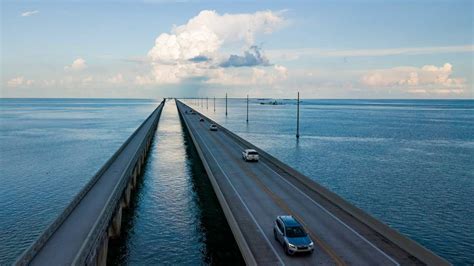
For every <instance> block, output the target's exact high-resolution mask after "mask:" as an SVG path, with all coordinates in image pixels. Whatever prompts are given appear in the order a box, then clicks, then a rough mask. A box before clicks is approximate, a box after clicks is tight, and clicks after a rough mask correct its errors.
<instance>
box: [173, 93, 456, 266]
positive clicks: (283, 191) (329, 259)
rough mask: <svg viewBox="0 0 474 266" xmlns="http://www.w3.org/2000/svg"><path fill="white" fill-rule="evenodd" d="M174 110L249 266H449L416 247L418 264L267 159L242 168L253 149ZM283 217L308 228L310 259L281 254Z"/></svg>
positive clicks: (182, 107)
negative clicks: (276, 229)
mask: <svg viewBox="0 0 474 266" xmlns="http://www.w3.org/2000/svg"><path fill="white" fill-rule="evenodd" d="M177 105H178V109H179V110H180V114H181V118H182V119H183V121H184V122H185V124H186V127H187V129H188V132H189V133H191V137H192V139H193V142H194V144H195V146H196V148H197V150H198V153H199V155H200V157H201V160H202V161H203V163H204V166H205V168H206V171H207V173H208V175H209V177H210V179H211V183H212V184H213V187H214V190H215V191H216V194H217V196H218V198H219V201H220V203H221V206H222V207H223V210H224V213H225V214H226V218H227V220H228V222H229V225H230V227H231V229H232V231H233V233H234V236H235V238H236V240H237V243H238V244H239V248H240V250H241V252H242V255H243V256H244V258H245V260H246V262H247V264H249V265H251V264H259V265H276V264H284V265H292V264H298V265H334V264H336V265H348V264H353V265H402V264H403V265H405V264H425V263H426V262H428V263H432V262H435V263H438V264H440V265H445V264H447V262H446V261H444V260H443V259H442V258H440V257H437V256H436V255H435V254H433V253H431V252H429V251H427V250H426V249H424V248H423V247H421V246H416V244H415V246H416V248H421V250H422V251H423V252H424V251H427V254H428V255H427V256H426V257H427V258H423V259H425V261H424V262H423V261H420V260H419V259H417V258H416V257H415V256H413V254H410V253H408V252H407V251H405V250H404V249H402V248H400V247H398V246H397V245H395V244H394V243H392V242H391V241H389V240H388V239H386V238H385V237H383V236H382V235H380V234H379V233H377V232H375V231H374V230H372V229H371V228H370V227H369V226H367V225H365V224H364V223H362V222H360V221H358V220H357V219H355V218H354V217H353V216H352V215H350V214H348V213H346V212H345V211H343V210H341V208H339V207H338V206H336V205H335V204H334V203H333V202H330V201H329V200H328V199H326V198H324V197H322V196H321V195H319V194H318V193H317V192H316V191H315V190H314V189H311V188H310V187H308V186H307V185H305V184H303V183H302V182H300V181H299V180H298V179H297V178H295V176H293V175H292V174H290V173H288V172H286V171H284V170H282V169H281V168H279V167H276V165H275V164H273V163H272V162H270V160H269V159H268V158H266V156H269V155H265V154H262V153H261V154H260V158H261V160H260V161H259V162H257V163H248V162H244V161H243V160H242V157H241V152H242V151H243V150H244V149H245V148H254V146H249V145H251V144H248V145H245V143H246V142H245V141H240V140H239V138H238V137H236V135H235V134H233V133H231V132H229V131H228V130H226V129H224V128H223V127H221V126H219V125H218V127H219V130H218V131H210V130H209V126H210V124H211V122H213V121H212V120H210V119H209V118H206V117H204V116H202V115H193V114H190V112H189V111H190V110H191V108H190V107H188V106H187V105H185V104H183V103H181V102H179V101H177ZM185 111H188V112H187V113H186V112H185ZM200 117H204V118H205V119H204V120H205V121H204V122H200V121H199V118H200ZM282 214H291V215H293V216H295V217H297V219H298V220H299V221H300V222H302V224H303V225H304V226H305V227H306V229H307V231H308V233H309V234H310V236H311V238H312V240H313V242H314V243H315V252H314V253H313V254H312V255H298V256H294V257H289V256H286V255H285V254H284V251H283V248H282V246H281V245H280V244H279V243H278V242H277V241H276V240H275V239H274V236H273V222H274V220H275V218H276V216H277V215H282ZM396 237H398V236H396ZM399 237H401V238H404V237H403V236H401V235H400V236H399ZM410 241H411V240H410ZM412 244H413V243H412Z"/></svg>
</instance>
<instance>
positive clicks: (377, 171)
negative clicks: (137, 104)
mask: <svg viewBox="0 0 474 266" xmlns="http://www.w3.org/2000/svg"><path fill="white" fill-rule="evenodd" d="M268 101H269V100H259V99H251V100H250V102H249V122H248V123H246V101H245V100H244V99H229V100H228V115H227V116H226V115H225V100H224V99H216V104H215V106H216V107H215V108H216V110H215V111H214V100H213V99H209V100H208V101H206V99H204V100H203V101H200V100H191V99H189V100H184V102H187V103H188V104H191V105H192V106H193V107H195V108H197V109H198V110H200V111H202V112H203V113H205V114H206V115H208V116H209V117H211V118H213V119H215V120H216V121H217V122H218V123H221V124H222V125H223V126H225V127H227V128H228V129H230V130H232V131H234V132H236V133H237V134H238V135H240V136H241V137H243V138H245V139H247V140H249V141H250V142H252V143H253V144H255V145H257V146H258V147H260V148H262V149H264V150H266V151H267V152H269V153H271V154H272V155H274V156H276V157H277V158H279V159H280V160H282V161H283V162H285V163H287V164H289V165H290V166H292V167H294V168H296V169H298V170H299V171H301V172H302V173H304V174H306V175H307V176H309V177H310V178H312V179H313V180H315V181H317V182H319V183H320V184H322V185H324V186H326V187H327V188H329V189H331V190H332V191H334V192H336V193H338V194H339V195H340V196H342V197H344V198H345V199H347V200H348V201H349V202H351V203H353V204H355V205H356V206H358V207H359V208H362V209H363V210H365V211H366V212H368V213H370V214H371V215H373V216H375V217H376V218H378V219H380V220H382V221H383V222H385V223H386V224H388V225H390V226H391V227H393V228H395V229H397V230H399V231H400V232H402V233H403V234H405V235H407V236H409V237H410V238H412V239H414V240H416V241H418V242H419V243H421V244H422V245H424V246H426V247H427V248H429V249H431V250H432V251H434V252H435V253H437V254H439V255H441V256H442V257H444V258H446V259H448V260H449V261H450V262H452V263H454V264H456V265H472V263H474V200H473V198H474V197H473V195H474V101H472V100H449V101H448V100H306V99H303V100H302V102H301V105H300V108H301V109H300V134H301V137H300V138H299V140H297V139H296V137H295V134H296V101H295V100H279V101H278V102H279V103H281V105H267V104H263V105H262V104H260V103H261V102H264V103H267V102H268Z"/></svg>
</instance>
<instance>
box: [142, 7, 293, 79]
mask: <svg viewBox="0 0 474 266" xmlns="http://www.w3.org/2000/svg"><path fill="white" fill-rule="evenodd" d="M283 23H284V19H283V17H282V15H281V13H279V12H272V11H260V12H255V13H244V14H223V15H221V14H218V13H217V12H216V11H212V10H204V11H201V12H200V13H199V14H198V15H197V16H195V17H193V18H191V19H190V20H189V21H188V22H187V23H186V24H184V25H180V26H175V27H174V28H173V29H172V30H171V32H170V33H162V34H160V35H159V36H158V37H157V38H156V40H155V45H154V46H153V47H152V48H151V49H150V51H149V52H148V58H149V60H150V62H151V66H152V71H151V73H150V74H149V75H145V76H137V77H136V83H138V84H151V83H161V84H163V83H165V84H166V83H168V84H169V83H178V82H180V81H182V80H186V79H191V78H204V79H205V78H207V77H209V76H210V75H211V73H215V72H216V71H215V69H216V68H220V67H222V66H226V67H228V66H257V65H261V66H268V65H270V64H269V62H268V60H267V59H266V57H264V56H263V54H262V53H261V51H260V49H259V48H258V47H256V46H254V42H255V39H256V37H257V36H258V35H259V34H270V33H272V32H273V31H274V30H276V29H278V28H279V27H281V26H282V25H283ZM235 45H240V46H241V47H251V48H250V49H249V50H248V51H245V53H244V55H243V56H238V55H231V56H229V55H227V56H226V55H225V54H224V53H223V52H222V50H223V49H222V48H223V47H229V46H235ZM225 58H227V59H225ZM223 61H224V62H223ZM221 63H222V64H221Z"/></svg>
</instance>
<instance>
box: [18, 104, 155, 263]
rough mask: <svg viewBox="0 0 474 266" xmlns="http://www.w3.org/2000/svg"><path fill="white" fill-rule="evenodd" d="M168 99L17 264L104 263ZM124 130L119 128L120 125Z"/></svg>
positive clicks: (117, 233) (117, 232) (118, 229)
mask: <svg viewBox="0 0 474 266" xmlns="http://www.w3.org/2000/svg"><path fill="white" fill-rule="evenodd" d="M163 105H164V101H163V102H161V104H160V105H159V106H158V107H157V108H156V109H155V110H154V111H153V112H152V113H151V114H150V116H149V117H148V118H147V119H146V120H145V121H144V122H143V123H142V124H141V125H140V127H138V128H137V130H136V131H135V132H134V133H133V134H132V135H131V136H130V137H129V138H128V139H127V141H125V143H124V144H123V145H122V146H121V147H120V148H119V150H118V151H117V152H116V153H115V154H114V155H113V156H112V157H111V158H110V159H109V160H108V161H107V162H106V163H105V165H104V166H103V167H102V168H101V169H100V170H99V171H98V172H97V173H96V174H95V175H94V177H92V179H91V180H90V181H89V183H88V184H87V185H86V186H85V187H84V188H83V189H82V190H81V191H80V192H79V194H78V195H77V196H76V197H75V198H74V199H73V200H72V202H71V203H70V204H69V205H68V206H67V207H66V209H65V210H64V211H63V212H62V213H61V215H60V216H59V217H58V218H57V219H56V220H55V221H54V222H53V223H52V224H51V225H50V226H49V227H48V228H47V229H46V230H45V231H44V233H43V234H42V235H41V236H40V237H39V238H38V239H37V240H36V241H35V242H34V243H33V244H32V245H31V246H30V248H28V249H27V250H26V251H25V252H24V253H23V254H22V255H21V256H20V258H19V259H18V260H17V261H16V263H15V264H16V265H86V264H87V265H105V264H106V262H107V261H106V260H107V250H108V239H109V237H110V238H113V237H117V236H118V235H119V234H120V229H121V222H122V208H125V207H127V206H128V205H129V203H130V193H131V190H132V189H134V188H135V187H136V182H137V178H138V177H139V175H140V174H141V172H142V166H143V164H144V162H145V158H146V156H147V152H148V149H149V147H150V144H151V141H152V138H153V136H154V132H155V130H156V127H157V124H158V120H159V118H160V114H161V110H162V108H163ZM118 126H120V125H118Z"/></svg>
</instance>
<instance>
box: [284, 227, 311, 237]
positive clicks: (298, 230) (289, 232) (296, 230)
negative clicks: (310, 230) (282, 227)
mask: <svg viewBox="0 0 474 266" xmlns="http://www.w3.org/2000/svg"><path fill="white" fill-rule="evenodd" d="M286 236H287V237H304V236H306V232H305V231H304V229H303V227H301V226H292V227H287V228H286Z"/></svg>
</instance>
